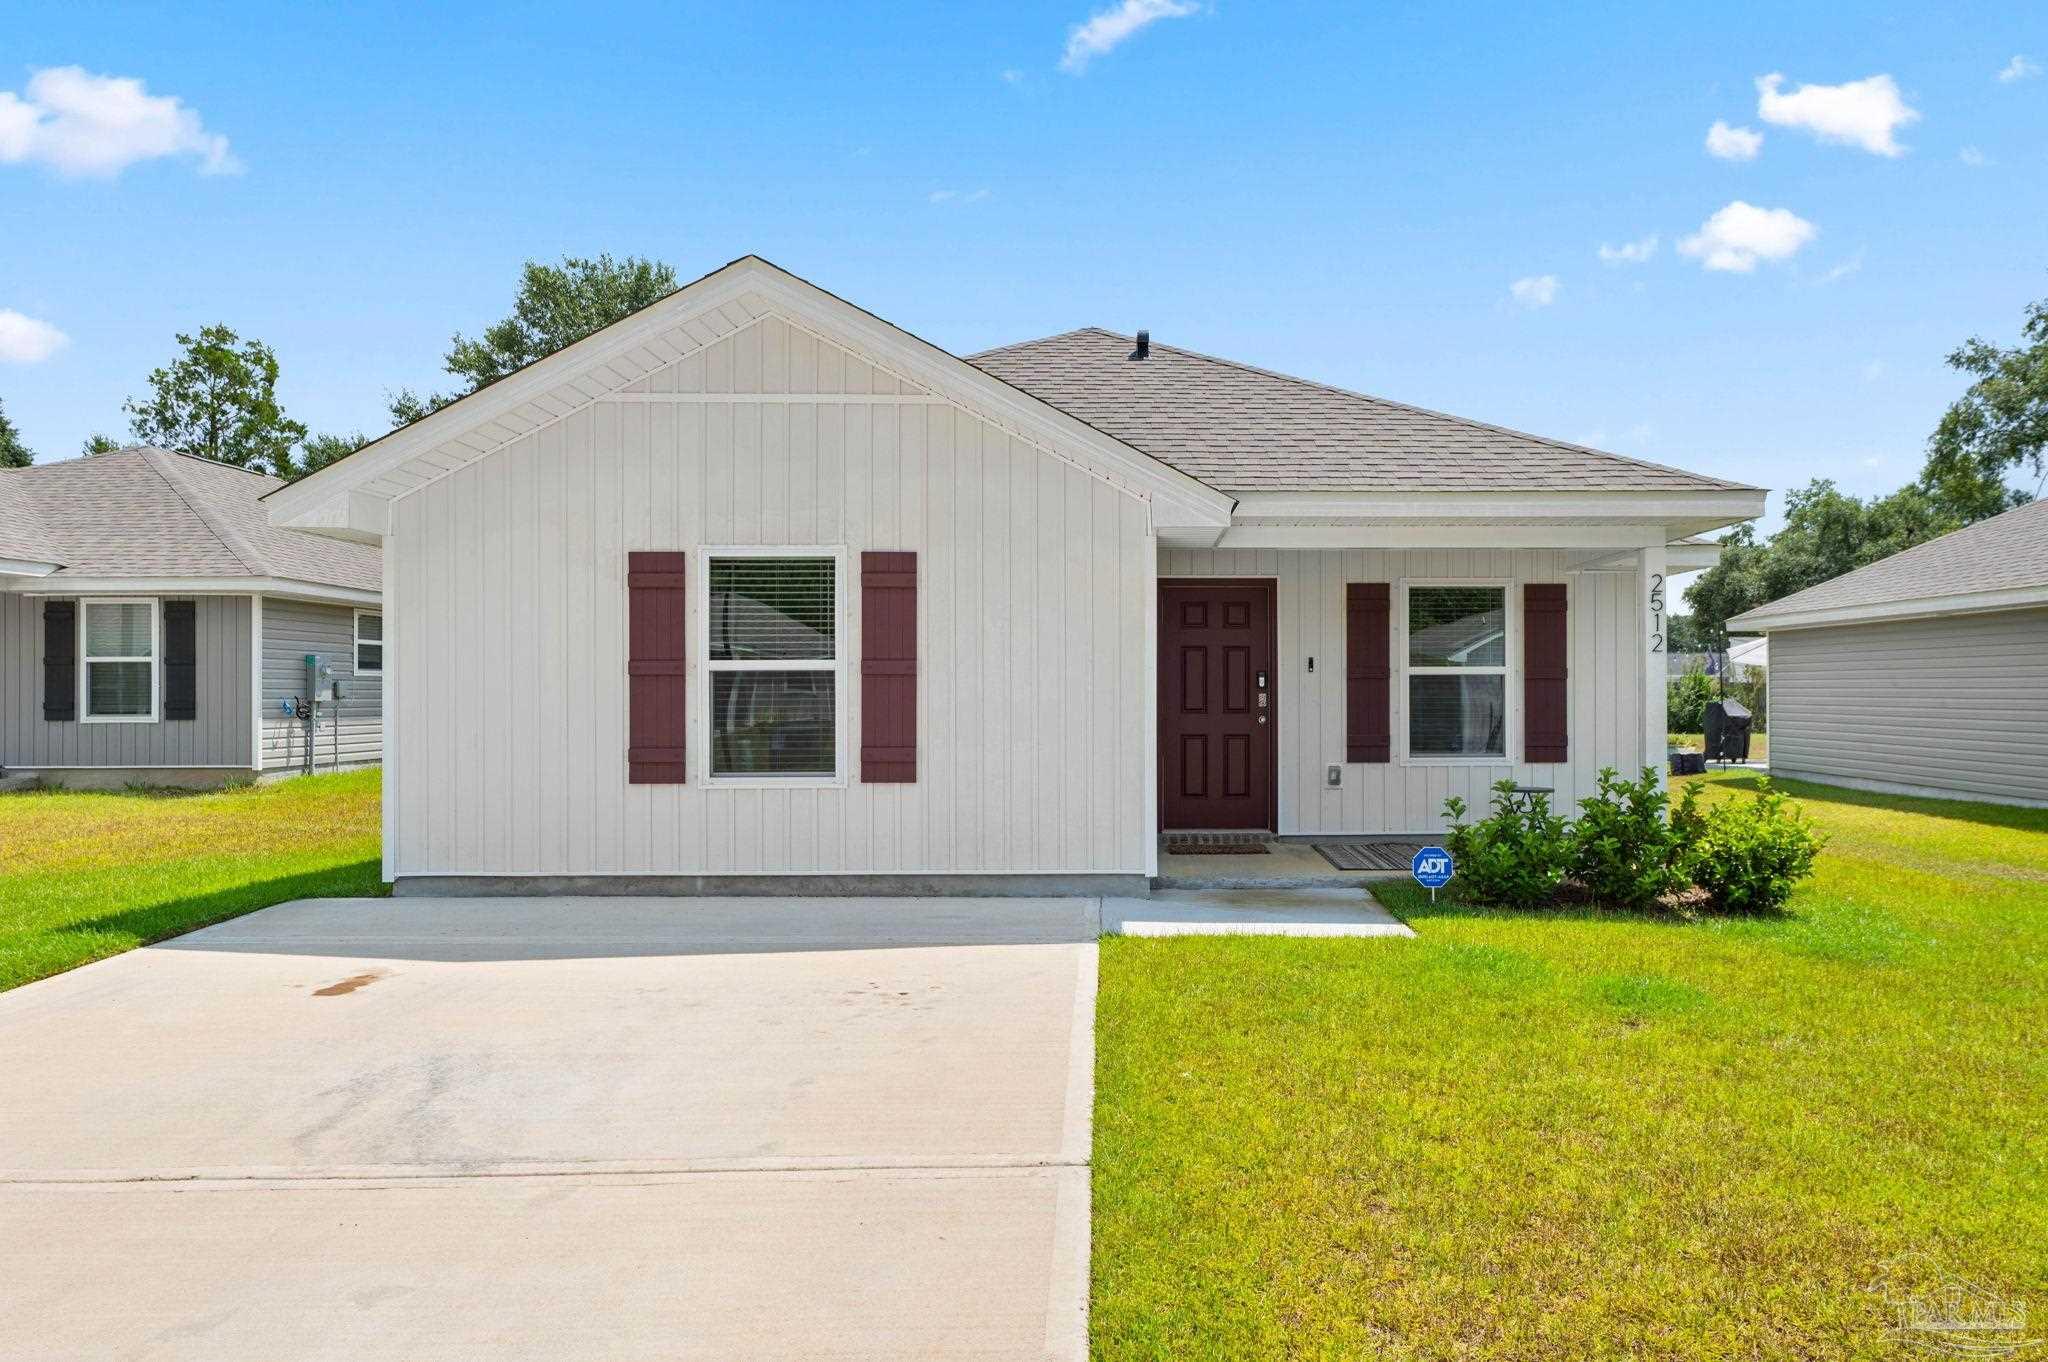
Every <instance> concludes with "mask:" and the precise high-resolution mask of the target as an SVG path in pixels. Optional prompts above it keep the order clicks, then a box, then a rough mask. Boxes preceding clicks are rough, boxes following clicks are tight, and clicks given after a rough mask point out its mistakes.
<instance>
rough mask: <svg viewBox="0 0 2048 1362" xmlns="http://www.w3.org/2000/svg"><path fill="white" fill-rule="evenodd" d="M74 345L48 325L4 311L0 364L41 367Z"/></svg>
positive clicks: (1, 314) (1, 310) (0, 324)
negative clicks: (61, 351)
mask: <svg viewBox="0 0 2048 1362" xmlns="http://www.w3.org/2000/svg"><path fill="white" fill-rule="evenodd" d="M70 343H71V337H69V336H67V335H65V334H64V333H63V332H62V331H59V330H58V329H57V328H56V327H54V326H52V325H50V324H49V323H48V322H41V321H37V320H36V319H35V318H34V317H24V316H23V315H22V314H21V313H19V312H16V311H15V310H14V309H13V308H11V307H0V364H40V363H42V362H43V361H44V360H46V359H48V358H49V357H50V356H52V355H54V354H56V353H57V352H58V351H59V350H62V349H63V348H64V347H65V346H67V345H69V344H70Z"/></svg>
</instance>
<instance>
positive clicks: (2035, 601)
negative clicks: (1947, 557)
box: [1728, 586, 2048, 634]
mask: <svg viewBox="0 0 2048 1362" xmlns="http://www.w3.org/2000/svg"><path fill="white" fill-rule="evenodd" d="M2042 606H2048V586H2022V587H2012V588H2009V589H2007V590H2005V591H1966V592H1959V593H1955V594H1952V595H1947V596H1922V597H1919V598H1917V599H1915V600H1908V601H1878V602H1875V603H1873V604H1870V605H1838V606H1834V607H1832V608H1828V607H1823V608H1820V609H1816V610H1788V611H1785V612H1784V613H1782V614H1762V613H1760V612H1759V611H1756V610H1751V611H1748V612H1746V613H1744V614H1740V615H1737V616H1735V617H1734V618H1733V619H1731V620H1729V621H1728V628H1729V629H1731V630H1735V631H1738V632H1742V633H1751V634H1773V633H1777V632H1778V631H1780V630H1783V629H1825V628H1827V627H1829V626H1830V625H1838V624H1874V623H1880V622H1882V621H1885V620H1920V619H1933V618H1936V617H1938V616H1942V615H1981V614H1984V613H1985V612H1987V611H1992V610H2028V609H2034V608H2038V607H2042Z"/></svg>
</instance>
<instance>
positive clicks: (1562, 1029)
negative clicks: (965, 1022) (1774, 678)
mask: <svg viewBox="0 0 2048 1362" xmlns="http://www.w3.org/2000/svg"><path fill="white" fill-rule="evenodd" d="M1695 779H1698V780H1701V781H1705V782H1707V783H1708V786H1709V793H1710V796H1711V797H1724V796H1726V795H1728V794H1729V793H1731V792H1732V791H1733V790H1734V789H1738V788H1740V787H1744V786H1748V785H1751V784H1752V783H1753V782H1754V780H1755V777H1754V776H1753V775H1751V774H1748V773H1743V772H1729V773H1724V774H1717V775H1708V776H1702V777H1696V778H1695ZM1786 788H1787V790H1788V791H1789V792H1791V793H1792V794H1794V795H1795V796H1797V797H1798V798H1799V799H1800V801H1801V802H1802V803H1803V804H1804V805H1805V807H1806V809H1807V811H1808V812H1809V813H1810V814H1812V815H1813V816H1814V818H1815V819H1816V821H1817V822H1818V823H1819V824H1821V825H1822V826H1823V828H1824V829H1825V830H1826V831H1827V833H1828V834H1829V835H1830V836H1831V837H1832V839H1833V841H1832V844H1831V845H1830V847H1829V848H1828V850H1827V851H1826V852H1825V853H1823V855H1822V858H1821V861H1820V864H1819V867H1818V871H1817V875H1816V878H1815V880H1814V881H1812V882H1811V883H1810V884H1808V885H1807V886H1806V887H1805V888H1804V889H1802V890H1801V892H1800V893H1799V894H1798V896H1797V897H1796V898H1795V899H1794V901H1793V905H1792V911H1791V912H1790V913H1789V914H1788V915H1787V916H1784V917H1782V918H1774V919H1770V920H1735V919H1728V918H1710V919H1708V920H1706V921H1703V922H1696V923H1682V922H1675V921H1668V920H1663V919H1656V918H1645V917H1630V916H1619V915H1605V914H1599V913H1589V912H1578V913H1567V914H1562V915H1556V914H1543V915H1538V914H1518V913H1504V912H1487V911H1480V910H1472V909H1463V908H1458V907H1452V906H1448V905H1446V906H1443V907H1439V908H1438V909H1436V910H1435V911H1432V910H1431V908H1430V905H1429V902H1428V896H1427V894H1426V893H1425V892H1423V891H1421V890H1418V889H1416V888H1414V887H1413V886H1410V885H1406V884H1403V885H1399V886H1395V887H1394V888H1393V889H1391V890H1390V891H1389V892H1387V893H1386V894H1384V895H1383V897H1384V898H1385V899H1386V900H1387V901H1388V903H1389V905H1390V906H1391V907H1393V908H1394V909H1395V911H1397V912H1399V913H1401V914H1402V915H1403V916H1405V917H1406V918H1408V920H1409V921H1410V923H1411V924H1412V925H1413V926H1414V927H1415V929H1416V931H1417V932H1418V933H1419V937H1418V939H1417V940H1414V941H1333V940H1280V939H1270V938H1269V939H1249V938H1237V939H1231V938H1186V939H1179V940H1145V939H1134V938H1114V939H1110V940H1107V941H1105V942H1104V943H1103V946H1102V975H1101V978H1102V983H1101V995H1100V999H1099V1002H1098V1007H1097V1018H1098V1021H1097V1028H1098V1029H1097V1047H1098V1050H1097V1070H1096V1082H1097V1088H1096V1113H1095V1172H1094V1195H1095V1210H1094V1265H1093V1273H1094V1282H1093V1316H1092V1323H1091V1327H1092V1330H1093V1338H1094V1352H1095V1355H1096V1356H1097V1357H1098V1358H1108V1359H1125V1358H1166V1357H1171V1358H1253V1357H1290V1358H1297V1357H1298V1358H1347V1359H1348V1358H1499V1359H1515V1362H1534V1359H1549V1358H1555V1359H1571V1360H1572V1362H1581V1359H1592V1358H1686V1359H1693V1358H1745V1359H1748V1358H1759V1359H1761V1358H1813V1359H1822V1358H1825V1359H1839V1358H1849V1359H1862V1358H1872V1359H1874V1358H1897V1357H1901V1356H1921V1355H1925V1354H1922V1353H1918V1352H1914V1351H1912V1350H1911V1349H1910V1348H1909V1347H1908V1346H1907V1345H1904V1344H1902V1343H1900V1342H1899V1341H1898V1340H1895V1339H1893V1338H1889V1337H1887V1336H1886V1333H1885V1329H1886V1327H1887V1326H1888V1324H1889V1322H1890V1319H1889V1315H1888V1313H1887V1308H1886V1305H1885V1302H1884V1300H1883V1299H1882V1298H1881V1296H1880V1294H1879V1293H1878V1292H1877V1291H1876V1290H1874V1289H1873V1287H1874V1286H1876V1285H1879V1284H1882V1283H1891V1284H1893V1285H1897V1286H1903V1287H1912V1288H1918V1287H1925V1286H1931V1285H1934V1284H1936V1283H1938V1282H1940V1281H1941V1280H1942V1279H1943V1278H1944V1276H1945V1275H1948V1274H1953V1275H1954V1276H1956V1277H1959V1278H1966V1279H1969V1280H1972V1281H1975V1282H1977V1283H1981V1284H1983V1285H1985V1286H1988V1287H1991V1288H1993V1289H1995V1290H1998V1291H2000V1292H2002V1293H2004V1294H2005V1295H2006V1296H2007V1297H2008V1298H2011V1299H2016V1300H2018V1301H2020V1302H2023V1303H2024V1304H2025V1305H2026V1306H2027V1307H2028V1308H2029V1309H2030V1311H2031V1327H2030V1328H2029V1329H2028V1331H2027V1336H2028V1337H2033V1338H2039V1337H2043V1336H2048V812H2042V811H2023V810H2014V809H2005V808H1997V807H1992V806H1987V805H1966V804H1956V803H1943V802H1937V801H1924V800H1910V799H1900V798H1893V797H1889V796H1881V795H1866V794H1859V793H1855V792H1848V791H1838V790H1827V789H1823V788H1821V787H1818V786H1808V785H1797V784H1788V785H1787V786H1786ZM1911 1255H1917V1256H1911ZM1902 1259H1904V1261H1901V1260H1902Z"/></svg>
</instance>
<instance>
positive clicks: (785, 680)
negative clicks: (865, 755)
mask: <svg viewBox="0 0 2048 1362" xmlns="http://www.w3.org/2000/svg"><path fill="white" fill-rule="evenodd" d="M705 577H706V600H705V609H704V614H703V618H704V628H705V632H706V635H707V639H708V646H707V647H706V649H705V665H706V668H707V669H708V671H709V677H708V679H709V681H710V684H709V685H708V686H706V687H705V688H704V689H705V691H706V703H707V704H708V705H709V706H710V711H711V712H710V738H711V742H710V752H711V774H712V776H713V777H719V776H725V777H759V778H764V779H770V780H777V779H785V778H800V777H813V778H819V777H823V778H831V777H835V776H837V775H838V773H839V701H840V698H841V694H842V690H843V687H842V685H841V681H842V670H843V665H844V663H843V658H842V655H841V652H840V639H839V559H838V557H837V555H821V554H803V553H792V552H788V551H776V552H773V553H747V554H729V555H728V554H717V553H714V554H713V555H711V556H710V559H709V569H708V571H707V572H706V573H705Z"/></svg>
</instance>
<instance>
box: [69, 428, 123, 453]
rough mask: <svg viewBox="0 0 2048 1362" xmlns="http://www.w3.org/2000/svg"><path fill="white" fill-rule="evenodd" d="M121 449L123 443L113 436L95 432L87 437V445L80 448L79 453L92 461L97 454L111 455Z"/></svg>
mask: <svg viewBox="0 0 2048 1362" xmlns="http://www.w3.org/2000/svg"><path fill="white" fill-rule="evenodd" d="M120 447H121V442H120V441H119V440H117V439H115V438H114V437H113V436H111V435H101V434H99V433H97V432H95V433H93V434H91V435H88V436H86V437H85V443H84V444H82V445H80V446H79V447H78V452H79V453H81V454H83V455H85V457H86V458H88V459H90V458H91V457H92V456H93V455H95V454H111V453H113V452H114V451H115V450H117V449H119V448H120Z"/></svg>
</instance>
